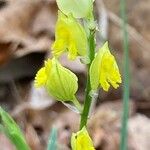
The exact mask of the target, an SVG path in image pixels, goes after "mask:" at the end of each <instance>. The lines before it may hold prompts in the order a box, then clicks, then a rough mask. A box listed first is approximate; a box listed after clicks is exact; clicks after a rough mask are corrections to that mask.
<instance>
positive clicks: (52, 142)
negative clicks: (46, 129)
mask: <svg viewBox="0 0 150 150" xmlns="http://www.w3.org/2000/svg"><path fill="white" fill-rule="evenodd" d="M47 150H57V129H56V128H54V127H53V128H52V131H51V134H50V137H49V141H48V147H47Z"/></svg>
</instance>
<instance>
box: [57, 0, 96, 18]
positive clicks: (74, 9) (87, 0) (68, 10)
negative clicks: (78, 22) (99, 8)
mask: <svg viewBox="0 0 150 150" xmlns="http://www.w3.org/2000/svg"><path fill="white" fill-rule="evenodd" d="M56 1H57V5H58V7H59V9H60V10H61V11H62V12H63V13H64V14H66V15H69V14H72V15H73V16H74V17H75V18H87V19H90V18H91V16H92V11H93V0H56Z"/></svg>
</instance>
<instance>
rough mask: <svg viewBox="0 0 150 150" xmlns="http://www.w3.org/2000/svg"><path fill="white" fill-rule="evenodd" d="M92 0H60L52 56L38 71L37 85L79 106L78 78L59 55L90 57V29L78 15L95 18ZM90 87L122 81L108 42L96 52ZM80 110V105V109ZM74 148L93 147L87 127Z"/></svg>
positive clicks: (77, 136) (106, 87) (75, 139)
mask: <svg viewBox="0 0 150 150" xmlns="http://www.w3.org/2000/svg"><path fill="white" fill-rule="evenodd" d="M93 2H94V1H93V0H80V3H79V1H78V0H57V4H58V7H59V9H60V10H59V11H58V20H57V23H56V28H55V41H54V43H53V44H52V47H51V49H52V54H53V58H52V59H48V60H47V61H45V64H44V67H42V68H41V69H40V70H39V71H38V72H37V74H36V77H35V86H36V87H45V89H46V90H47V91H48V93H49V94H50V95H51V96H53V97H54V98H55V99H57V100H59V101H62V102H68V101H70V102H73V103H74V105H75V106H76V107H77V109H80V108H81V107H80V106H79V105H80V104H79V102H78V100H77V98H76V96H75V95H76V92H77V90H78V78H77V76H76V75H75V74H74V73H73V72H71V71H70V70H69V69H67V68H65V67H63V66H62V65H61V64H60V63H59V57H60V56H61V55H62V54H63V53H64V52H67V53H68V59H70V60H74V59H76V58H77V57H78V56H80V57H85V58H88V54H89V46H88V32H87V31H86V30H85V28H84V27H83V26H82V24H81V21H79V19H84V20H85V21H87V20H89V22H90V20H93V16H92V14H93ZM89 76H90V84H91V90H97V89H98V88H99V87H101V88H103V90H105V91H108V90H109V88H110V85H112V86H113V87H114V88H115V89H116V88H118V87H119V84H120V83H121V75H120V73H119V69H118V66H117V63H116V60H115V58H114V56H113V55H112V54H111V53H110V50H109V47H108V42H106V43H105V44H104V45H103V46H102V47H101V48H100V49H99V51H98V53H97V54H96V55H95V58H94V60H93V61H92V63H91V65H90V70H89ZM80 110H81V109H80ZM71 145H72V149H73V150H83V149H84V150H94V147H93V144H92V140H91V139H90V137H89V134H88V132H87V130H86V128H85V127H84V128H83V129H82V130H80V131H79V132H77V133H76V134H73V135H72V140H71Z"/></svg>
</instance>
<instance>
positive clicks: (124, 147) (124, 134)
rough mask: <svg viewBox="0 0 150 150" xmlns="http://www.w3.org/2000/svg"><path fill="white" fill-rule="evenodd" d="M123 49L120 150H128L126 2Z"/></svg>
mask: <svg viewBox="0 0 150 150" xmlns="http://www.w3.org/2000/svg"><path fill="white" fill-rule="evenodd" d="M120 3H121V4H120V8H121V17H122V21H123V22H122V30H123V48H124V85H123V116H122V130H121V143H120V150H127V139H128V114H129V39H128V32H127V26H126V25H127V16H126V1H125V0H120Z"/></svg>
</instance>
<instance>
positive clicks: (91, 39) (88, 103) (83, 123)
mask: <svg viewBox="0 0 150 150" xmlns="http://www.w3.org/2000/svg"><path fill="white" fill-rule="evenodd" d="M88 42H89V58H90V63H89V64H88V65H87V83H86V90H85V101H84V108H83V112H82V114H81V121H80V129H82V128H83V127H84V126H86V124H87V120H88V115H89V111H90V106H91V101H92V97H91V96H90V91H91V85H90V75H89V69H90V66H91V63H92V61H93V59H94V56H95V31H94V30H90V35H89V41H88Z"/></svg>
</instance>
